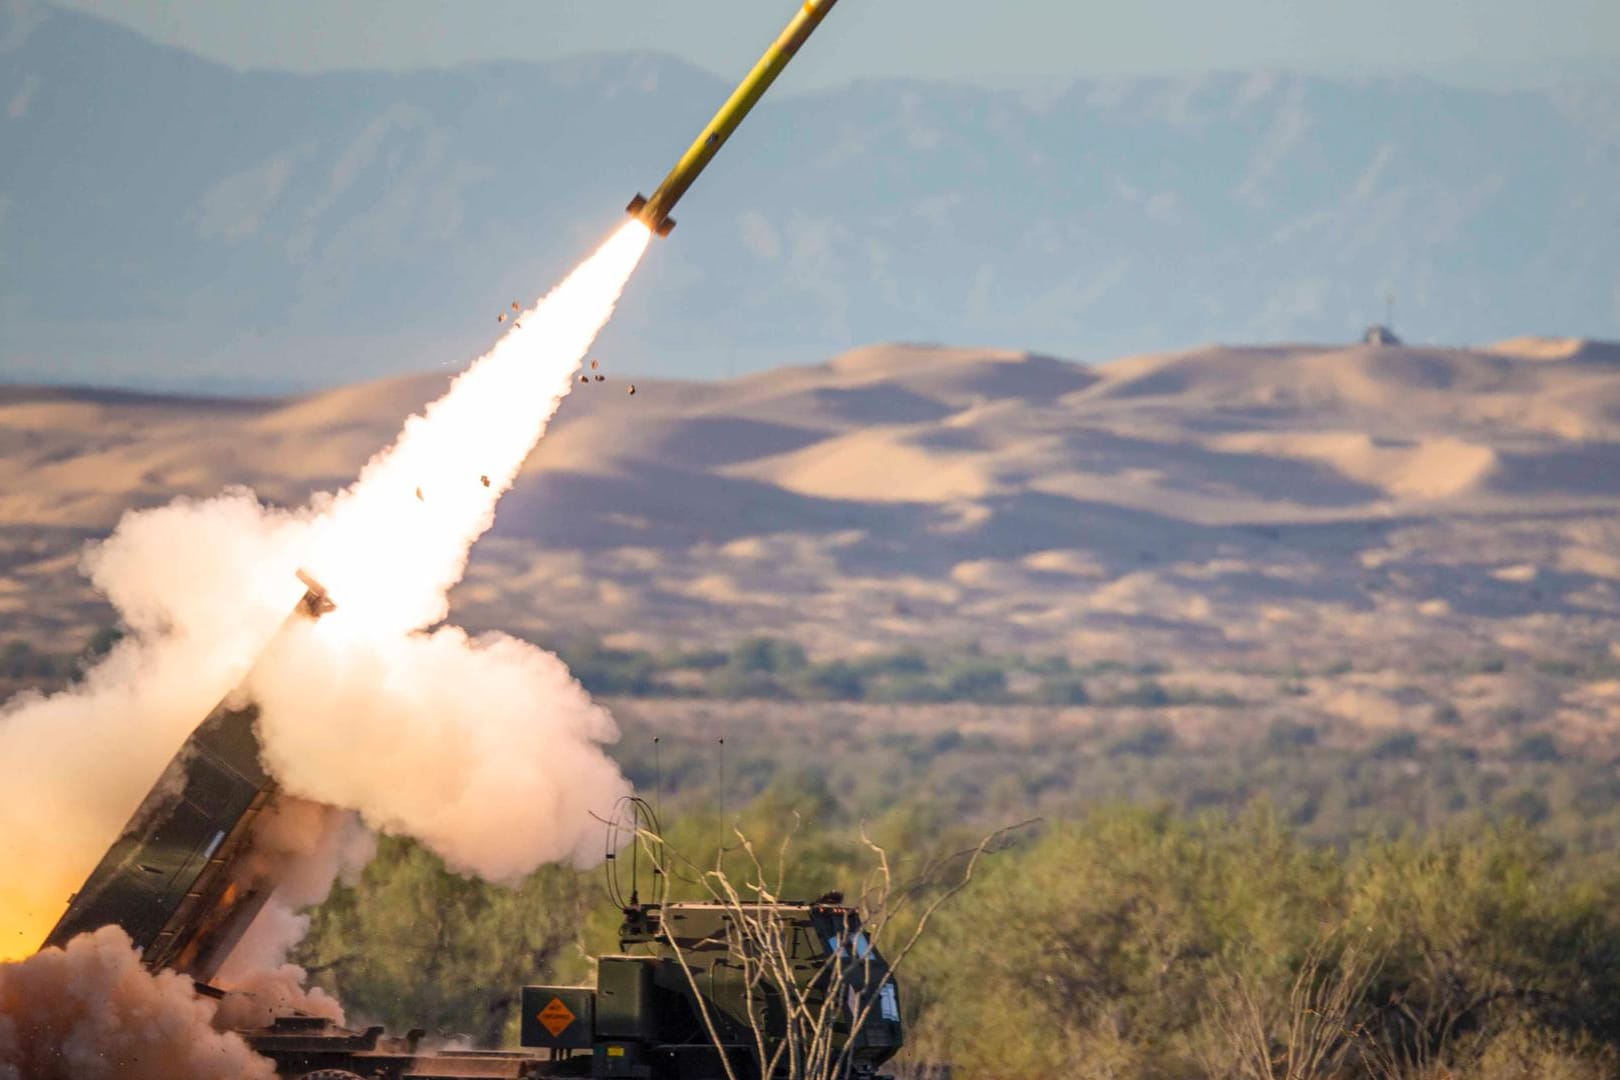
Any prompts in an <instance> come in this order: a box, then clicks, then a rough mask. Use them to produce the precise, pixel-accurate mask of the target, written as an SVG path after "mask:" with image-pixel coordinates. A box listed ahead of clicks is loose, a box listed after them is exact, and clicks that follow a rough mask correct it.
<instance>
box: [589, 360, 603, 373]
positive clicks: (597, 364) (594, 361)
mask: <svg viewBox="0 0 1620 1080" xmlns="http://www.w3.org/2000/svg"><path fill="white" fill-rule="evenodd" d="M601 366H602V365H601V364H600V363H599V362H598V361H596V360H592V361H591V370H592V371H595V370H596V369H597V368H599V367H601Z"/></svg>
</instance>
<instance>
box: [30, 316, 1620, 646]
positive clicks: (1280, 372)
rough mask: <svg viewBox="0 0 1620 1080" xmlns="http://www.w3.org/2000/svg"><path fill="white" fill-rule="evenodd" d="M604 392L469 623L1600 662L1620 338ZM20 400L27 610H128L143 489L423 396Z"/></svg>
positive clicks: (1236, 350)
mask: <svg viewBox="0 0 1620 1080" xmlns="http://www.w3.org/2000/svg"><path fill="white" fill-rule="evenodd" d="M610 375H613V378H612V380H610V381H609V382H607V383H605V384H602V385H600V386H597V385H592V386H591V387H589V388H581V389H579V390H578V391H577V392H576V393H574V394H573V395H572V396H571V397H570V398H569V399H568V400H567V401H566V402H565V403H564V406H563V409H562V412H561V414H560V415H559V418H558V421H557V423H556V425H555V426H554V427H553V430H552V433H551V434H550V435H549V436H548V437H547V438H546V440H545V441H544V442H543V443H542V445H541V447H540V449H539V450H538V452H537V453H536V454H535V456H534V458H533V459H532V460H531V462H530V463H529V466H528V468H527V470H526V472H525V474H524V476H523V477H522V478H521V480H520V482H519V485H518V487H517V488H516V489H515V490H514V491H513V492H512V494H511V495H510V496H509V497H508V498H507V500H506V501H505V503H504V504H503V506H502V509H501V515H500V518H499V521H498V523H497V526H496V529H495V531H494V532H493V533H492V534H491V535H490V536H489V537H488V538H486V539H485V541H484V542H482V543H481V544H480V545H479V547H478V549H477V550H476V551H475V555H474V561H473V566H472V569H471V572H470V573H469V576H468V578H467V580H466V581H465V582H464V583H463V585H462V586H461V588H460V590H459V591H458V593H457V594H456V596H455V607H456V617H457V618H458V619H459V620H460V621H462V622H463V623H465V624H467V625H469V626H473V627H498V628H504V629H507V630H511V631H514V632H517V633H523V634H529V635H535V636H540V637H555V636H557V635H562V634H567V633H573V632H580V631H590V632H595V633H600V634H604V635H610V636H614V637H617V638H619V639H621V640H626V641H637V642H643V643H664V642H669V641H674V640H682V641H693V640H703V639H708V640H714V641H728V640H731V639H734V638H736V637H738V636H740V635H742V634H746V633H756V632H775V633H782V634H788V635H792V636H794V637H797V638H799V639H800V640H802V641H804V642H805V643H806V644H807V645H809V646H810V647H811V648H812V649H815V650H822V651H828V652H840V653H842V652H849V651H855V650H860V649H863V648H868V647H875V646H882V645H890V644H894V643H897V642H903V641H924V642H929V641H931V642H940V641H946V642H967V641H978V642H981V643H983V644H984V645H985V646H986V647H993V648H997V649H1020V650H1043V649H1045V650H1065V651H1069V652H1071V653H1075V654H1083V655H1087V656H1107V657H1117V658H1121V659H1140V658H1144V657H1162V656H1167V655H1174V656H1177V657H1203V658H1206V659H1207V661H1208V662H1210V663H1217V664H1238V665H1257V664H1288V663H1297V662H1309V663H1311V664H1317V663H1327V662H1331V661H1335V660H1341V659H1359V660H1363V661H1365V662H1368V663H1376V664H1396V665H1398V666H1412V665H1422V664H1425V663H1456V662H1459V658H1463V659H1467V658H1471V657H1478V656H1481V655H1485V654H1492V653H1499V652H1501V651H1504V650H1506V651H1510V652H1512V651H1517V652H1523V653H1526V654H1528V655H1535V656H1569V655H1588V654H1594V653H1604V654H1605V655H1606V650H1607V649H1608V647H1609V644H1608V643H1609V641H1610V640H1612V639H1613V638H1614V637H1615V633H1614V631H1615V627H1616V619H1617V616H1620V593H1617V591H1616V586H1617V583H1620V525H1617V524H1616V515H1615V511H1616V509H1617V507H1620V347H1616V346H1614V345H1608V344H1602V343H1597V342H1589V341H1570V340H1557V341H1555V340H1548V339H1520V340H1515V341H1509V342H1504V343H1502V344H1500V345H1497V346H1492V347H1489V348H1481V349H1474V350H1460V349H1426V348H1402V347H1396V348H1378V347H1369V346H1355V347H1350V348H1342V347H1322V346H1309V345H1297V346H1268V347H1263V348H1260V347H1226V346H1216V347H1208V348H1203V349H1198V350H1194V351H1191V352H1184V353H1176V354H1167V355H1153V356H1137V357H1130V358H1126V359H1121V360H1117V361H1114V362H1112V363H1107V364H1102V365H1098V366H1082V365H1077V364H1073V363H1069V362H1066V361H1063V360H1059V359H1054V358H1051V357H1046V356H1039V355H1031V354H1027V353H1020V352H1008V351H995V350H984V349H959V348H939V347H933V346H921V345H889V346H874V347H870V348H864V349H858V350H855V351H853V352H850V353H846V354H844V355H841V356H838V357H836V358H835V359H833V360H831V361H829V362H826V363H823V364H817V365H810V366H803V367H789V368H781V369H777V370H774V371H770V372H767V373H763V374H759V375H754V376H749V377H745V378H739V379H735V380H731V381H725V382H713V383H693V382H674V381H670V382H657V381H646V380H640V381H638V386H639V391H640V392H639V393H638V394H637V395H636V396H634V397H630V396H627V395H625V394H624V393H623V379H622V378H620V377H618V376H617V375H614V374H613V373H611V372H610ZM445 383H446V378H445V377H441V376H414V377H409V378H401V379H395V380H390V381H385V382H378V383H370V384H365V385H360V386H352V387H347V388H343V389H340V390H334V391H331V392H326V393H321V394H316V395H312V396H304V397H297V398H287V399H257V400H230V399H205V398H179V397H161V396H145V395H134V394H126V393H113V392H107V391H92V390H70V389H60V388H30V387H20V386H13V387H9V388H5V389H4V390H3V391H0V447H3V452H0V521H4V522H5V527H4V529H3V531H0V543H3V558H4V569H5V578H4V584H3V586H0V588H3V592H0V605H3V606H0V610H4V611H5V621H6V624H7V627H8V632H9V633H10V634H13V635H18V636H29V637H32V638H36V639H39V640H46V641H72V640H77V639H78V638H80V637H82V635H83V634H84V633H85V632H86V630H87V629H88V627H90V626H91V625H93V624H94V623H96V622H97V621H98V620H102V619H105V618H106V612H105V611H103V610H101V609H100V608H99V605H98V602H97V601H96V599H95V598H94V597H93V596H92V595H91V594H90V593H89V591H88V589H87V587H86V586H85V584H84V583H83V582H82V580H80V579H79V577H78V575H77V573H76V563H77V553H78V551H79V550H80V549H81V547H82V545H83V544H84V543H85V542H86V541H88V540H93V539H94V538H95V537H96V536H98V535H102V534H104V533H105V532H106V531H107V530H109V529H110V528H111V527H112V525H113V524H114V523H115V522H116V520H117V519H118V516H119V515H120V514H121V513H122V512H124V511H125V510H126V509H129V508H131V507H137V506H150V505H154V504H159V503H162V502H165V501H167V500H169V499H172V498H174V497H176V496H178V495H189V496H195V497H206V496H208V495H212V494H214V493H216V492H218V491H220V490H221V489H223V488H225V487H227V486H230V485H237V484H245V485H248V486H250V487H251V488H253V489H254V490H255V491H256V492H258V493H259V494H260V496H261V497H263V498H265V499H266V500H269V501H273V502H277V503H282V504H297V503H299V502H300V501H302V500H303V499H304V498H305V497H306V496H307V495H308V494H309V493H310V492H312V491H316V490H324V489H332V488H335V487H339V486H342V485H344V484H346V483H348V482H349V481H350V480H352V478H353V477H354V475H355V474H356V472H357V470H358V469H359V467H360V466H361V465H362V464H363V463H364V462H365V460H366V459H367V458H368V457H369V456H370V455H371V454H372V453H374V452H375V451H376V450H378V449H379V448H381V447H382V446H383V445H384V444H385V443H386V442H387V441H388V440H389V439H391V438H392V436H393V435H394V433H395V432H396V431H397V430H398V427H399V424H400V421H401V419H402V418H403V416H404V415H405V414H406V413H407V412H409V411H411V410H413V409H415V408H416V407H418V406H420V405H421V404H422V403H424V402H426V401H427V400H429V399H430V398H432V397H433V396H435V395H436V394H437V393H438V392H439V391H440V390H441V389H442V388H443V386H444V385H445Z"/></svg>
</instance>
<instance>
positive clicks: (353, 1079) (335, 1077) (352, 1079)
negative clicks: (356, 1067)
mask: <svg viewBox="0 0 1620 1080" xmlns="http://www.w3.org/2000/svg"><path fill="white" fill-rule="evenodd" d="M298 1080H366V1078H365V1077H363V1076H361V1075H360V1074H359V1073H352V1072H350V1071H349V1070H347V1069H316V1070H315V1071H314V1072H312V1073H305V1074H304V1075H303V1076H300V1077H299V1078H298Z"/></svg>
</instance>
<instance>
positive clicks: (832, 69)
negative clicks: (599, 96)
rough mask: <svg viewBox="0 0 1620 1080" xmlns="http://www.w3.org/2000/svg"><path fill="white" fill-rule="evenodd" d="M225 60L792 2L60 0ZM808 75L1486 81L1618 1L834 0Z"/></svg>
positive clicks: (597, 27)
mask: <svg viewBox="0 0 1620 1080" xmlns="http://www.w3.org/2000/svg"><path fill="white" fill-rule="evenodd" d="M66 3H67V6H70V7H77V8H82V9H85V10H89V11H94V12H97V13H99V14H102V15H105V16H108V17H111V18H114V19H117V20H118V21H120V22H123V23H127V24H129V25H131V26H133V27H136V28H137V29H139V30H141V31H142V32H144V33H146V34H147V35H149V36H151V37H153V38H156V39H158V40H161V41H165V42H170V43H173V44H177V45H182V46H185V47H186V48H189V49H192V50H195V51H198V52H201V53H203V54H205V55H207V56H211V57H214V58H216V59H219V60H222V61H225V62H227V63H229V64H232V65H234V66H238V67H273V68H285V69H292V70H299V71H309V70H320V69H326V68H334V67H372V68H409V67H424V66H442V65H446V64H454V63H458V62H462V61H466V60H476V59H489V58H496V57H521V58H526V59H543V58H547V57H554V56H559V55H566V54H570V53H578V52H589V51H596V50H606V49H626V48H634V49H646V48H659V49H664V50H667V51H670V52H674V53H676V54H678V55H680V56H683V57H685V58H687V59H688V60H691V61H693V62H695V63H697V64H700V65H702V66H704V67H707V68H710V69H711V70H714V71H717V72H723V73H727V74H731V73H735V72H736V71H737V70H738V69H739V68H744V67H746V66H747V65H748V64H749V63H750V62H751V61H752V60H753V59H754V57H755V56H756V55H757V53H758V52H759V50H760V47H761V46H762V44H763V43H764V42H765V41H766V40H768V39H769V38H770V37H771V36H772V35H773V34H774V33H775V32H776V30H777V29H778V28H779V27H780V25H781V24H782V23H784V22H785V21H786V18H787V16H788V15H789V14H790V13H791V12H792V11H793V9H794V6H795V4H794V2H793V0H691V2H688V3H677V2H675V0H460V2H450V0H273V2H271V0H251V2H249V0H66ZM813 48H814V49H815V52H816V60H815V63H814V64H801V65H799V66H798V69H797V70H791V69H790V72H789V77H790V78H791V79H792V81H793V84H794V85H797V86H800V87H805V86H812V85H818V84H825V83H837V82H843V81H846V80H848V79H851V78H856V77H860V76H869V75H916V76H925V77H950V78H972V79H981V80H991V81H1001V80H1004V79H1013V80H1017V79H1021V78H1029V79H1040V78H1044V77H1051V76H1059V77H1063V76H1074V75H1085V74H1098V73H1119V72H1161V71H1189V70H1204V69H1210V68H1242V67H1255V66H1286V67H1291V68H1297V69H1303V70H1331V71H1336V72H1344V71H1347V70H1355V69H1358V68H1364V69H1372V70H1380V71H1385V70H1390V69H1427V70H1431V71H1435V72H1438V73H1441V74H1443V75H1446V76H1448V77H1462V78H1468V79H1469V80H1470V81H1487V82H1488V81H1491V79H1492V78H1493V77H1497V76H1500V77H1503V78H1518V77H1522V76H1524V75H1527V74H1529V75H1544V74H1548V73H1550V72H1552V71H1556V69H1557V68H1558V66H1559V61H1561V60H1563V59H1566V58H1575V59H1577V60H1579V61H1580V62H1581V63H1580V67H1581V70H1582V71H1583V72H1584V73H1586V74H1590V73H1592V71H1593V69H1594V68H1597V67H1601V66H1602V65H1600V64H1598V63H1596V62H1597V61H1599V60H1602V59H1612V60H1614V61H1616V66H1617V68H1620V0H1220V2H1211V0H1113V2H1109V3H1093V2H1087V0H980V2H979V3H968V2H967V0H943V2H942V0H842V3H841V5H840V7H839V10H838V11H837V12H836V13H835V15H834V17H833V18H832V19H831V20H830V21H829V22H828V24H827V26H826V27H825V28H824V29H823V31H822V34H821V37H820V38H819V39H818V40H817V41H816V42H815V43H814V45H813Z"/></svg>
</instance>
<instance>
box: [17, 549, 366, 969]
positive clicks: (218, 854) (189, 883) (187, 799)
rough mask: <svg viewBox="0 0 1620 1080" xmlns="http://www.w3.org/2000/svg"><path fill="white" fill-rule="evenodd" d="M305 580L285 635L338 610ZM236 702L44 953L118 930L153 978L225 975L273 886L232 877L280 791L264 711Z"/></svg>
mask: <svg viewBox="0 0 1620 1080" xmlns="http://www.w3.org/2000/svg"><path fill="white" fill-rule="evenodd" d="M298 579H299V580H300V581H301V582H303V584H304V587H305V592H304V595H303V596H302V597H301V598H300V599H299V601H298V603H297V605H296V606H295V607H294V608H293V611H292V614H290V615H289V616H288V617H287V620H286V622H284V623H283V624H282V626H281V629H280V630H279V631H277V636H279V635H280V634H281V633H285V632H286V630H287V628H288V626H290V625H292V624H294V623H298V622H302V621H304V620H315V619H319V618H320V617H321V616H323V615H325V614H326V613H327V612H329V611H332V610H333V609H334V607H335V605H334V604H333V603H332V600H331V598H330V597H329V596H328V595H327V592H326V590H325V588H323V587H322V586H321V584H320V583H319V582H318V581H316V580H315V579H314V578H313V577H311V576H310V575H308V574H307V573H305V572H303V571H301V570H300V571H299V572H298ZM239 701H241V695H240V694H239V693H238V692H236V691H233V692H232V693H230V694H227V695H226V696H225V700H224V701H221V702H220V703H219V704H218V705H216V706H214V710H213V711H212V712H210V713H209V714H208V716H207V718H205V719H204V720H203V722H202V723H201V724H199V725H198V726H197V729H196V730H195V731H193V732H192V733H191V736H190V738H188V739H187V740H186V741H185V743H184V745H182V746H181V747H180V749H179V751H178V752H176V754H175V755H174V758H173V759H172V760H171V761H170V762H169V764H168V767H167V768H165V769H164V770H163V774H162V775H161V776H160V777H158V781H157V783H156V784H154V785H153V786H152V790H151V792H150V793H149V794H148V795H147V796H146V798H145V800H143V801H142V802H141V805H140V806H139V807H137V808H136V810H135V813H134V814H133V815H131V816H130V819H129V823H128V824H126V825H125V826H124V829H123V832H122V833H120V834H119V837H118V839H117V840H116V841H114V842H113V845H112V847H111V848H109V849H108V851H107V854H106V855H105V856H103V857H102V860H101V862H100V864H99V865H97V866H96V868H95V869H94V870H93V871H91V873H90V877H89V878H88V879H87V880H86V881H85V883H84V886H83V887H82V888H80V890H79V891H78V892H77V893H75V894H74V895H73V898H72V899H71V900H70V901H69V902H68V909H67V911H66V912H65V913H64V914H63V915H62V918H61V919H60V920H59V921H58V922H57V924H56V927H55V928H54V929H53V930H52V931H51V933H50V936H49V937H47V938H46V939H45V942H44V944H43V945H42V946H41V948H49V947H51V946H62V945H66V944H67V942H68V941H69V940H70V939H72V938H74V937H76V936H77V935H79V934H82V933H87V932H89V931H92V930H97V929H99V928H101V927H103V926H109V925H114V926H120V927H123V929H124V931H125V932H126V933H127V934H129V936H130V939H131V940H132V941H133V942H134V943H135V947H136V948H137V949H139V950H140V952H141V963H142V964H143V965H144V966H145V967H146V968H147V969H148V970H150V971H156V970H158V969H159V968H171V969H173V970H175V971H179V972H182V973H184V974H187V975H190V976H191V977H192V978H194V979H196V980H198V981H199V982H207V981H208V980H209V979H210V978H212V977H213V975H214V974H215V972H217V971H218V969H219V966H220V964H222V963H223V962H224V960H225V957H226V955H227V954H228V953H229V952H230V950H231V947H232V946H234V945H235V944H236V941H237V939H238V938H240V937H241V935H242V933H243V932H244V931H245V930H246V929H247V926H248V924H249V923H250V922H252V921H253V916H254V915H256V914H257V913H258V911H259V909H260V908H261V907H263V906H264V902H265V901H266V900H268V899H269V895H270V892H271V890H272V888H273V883H267V882H255V881H252V880H243V879H242V878H241V876H240V875H239V874H238V873H235V872H233V871H234V869H235V867H236V866H237V864H238V863H239V862H240V860H241V858H242V856H243V855H244V854H245V853H246V852H247V851H248V850H249V848H250V846H251V839H252V832H253V823H254V821H255V820H257V818H258V816H259V814H260V813H261V812H262V811H263V810H264V808H265V806H266V805H267V804H268V803H269V802H270V801H271V799H272V798H274V796H275V793H276V783H275V781H274V780H272V779H271V778H270V776H269V774H268V773H266V772H265V771H264V767H263V766H262V765H261V764H260V762H259V740H258V736H257V735H255V734H254V731H253V724H254V721H255V720H256V719H257V718H258V715H259V709H258V706H257V705H254V704H252V703H251V702H248V703H246V704H232V702H239Z"/></svg>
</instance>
